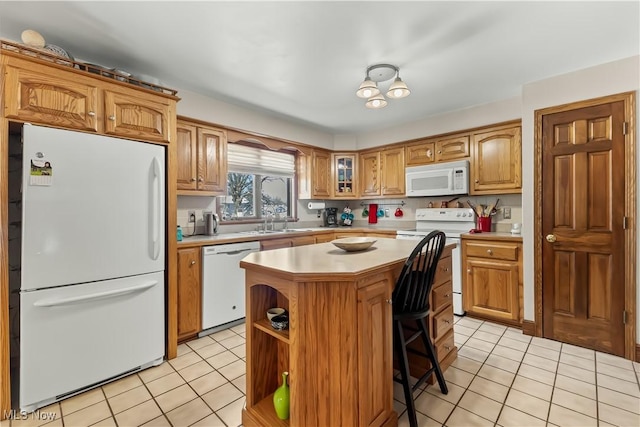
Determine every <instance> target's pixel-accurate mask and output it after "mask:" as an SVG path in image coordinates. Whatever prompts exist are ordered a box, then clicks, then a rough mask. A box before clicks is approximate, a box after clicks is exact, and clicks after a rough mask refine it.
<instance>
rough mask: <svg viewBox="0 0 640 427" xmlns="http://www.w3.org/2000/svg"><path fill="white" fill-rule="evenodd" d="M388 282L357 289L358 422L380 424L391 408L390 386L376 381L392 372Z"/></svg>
mask: <svg viewBox="0 0 640 427" xmlns="http://www.w3.org/2000/svg"><path fill="white" fill-rule="evenodd" d="M390 298H391V286H390V284H389V280H388V278H387V280H380V281H379V282H375V283H372V284H371V285H368V286H367V287H365V288H362V289H359V290H358V334H357V335H358V362H357V366H358V386H359V388H360V393H359V396H360V404H359V405H358V407H359V409H360V412H359V414H358V416H359V425H360V426H380V425H383V424H384V422H385V421H387V419H388V418H389V416H390V414H391V411H392V410H393V396H392V393H393V389H392V388H391V387H384V386H383V384H381V383H379V382H378V381H379V380H380V379H381V378H391V377H392V375H393V343H392V339H393V338H392V337H393V331H392V330H391V328H392V321H391V305H390V304H389V302H388V301H390Z"/></svg>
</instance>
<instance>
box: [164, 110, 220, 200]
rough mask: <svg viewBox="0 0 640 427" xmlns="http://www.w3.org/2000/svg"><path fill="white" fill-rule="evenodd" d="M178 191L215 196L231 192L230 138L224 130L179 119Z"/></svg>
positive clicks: (185, 193)
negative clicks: (229, 171) (229, 189)
mask: <svg viewBox="0 0 640 427" xmlns="http://www.w3.org/2000/svg"><path fill="white" fill-rule="evenodd" d="M176 131H177V138H176V140H177V160H178V161H177V164H178V173H177V181H178V183H177V184H178V192H179V194H184V195H195V196H198V195H202V196H213V195H218V194H225V192H226V190H227V138H226V134H225V132H224V131H223V130H221V129H216V128H212V127H208V126H200V125H199V124H197V123H192V122H189V121H186V120H178V124H177V126H176Z"/></svg>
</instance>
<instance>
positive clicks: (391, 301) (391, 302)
mask: <svg viewBox="0 0 640 427" xmlns="http://www.w3.org/2000/svg"><path fill="white" fill-rule="evenodd" d="M385 301H387V304H389V305H391V304H393V300H390V299H388V300H385Z"/></svg>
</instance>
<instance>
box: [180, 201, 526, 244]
mask: <svg viewBox="0 0 640 427" xmlns="http://www.w3.org/2000/svg"><path fill="white" fill-rule="evenodd" d="M449 199H451V197H402V198H397V199H367V200H324V202H325V204H326V206H327V207H335V208H338V212H339V213H340V212H342V210H343V209H344V208H345V206H349V207H350V208H351V209H352V213H353V214H354V216H355V221H354V224H353V225H354V226H356V227H366V226H368V225H369V224H368V219H367V218H366V217H363V216H362V212H363V210H364V208H365V206H368V205H369V204H370V203H377V204H382V205H383V206H380V207H381V208H384V209H389V217H382V218H378V223H377V224H376V226H377V227H381V228H400V229H411V228H414V227H415V221H416V209H420V208H426V207H428V205H429V202H432V203H433V206H434V207H440V204H441V203H442V201H443V200H449ZM496 199H500V202H499V203H498V209H497V210H498V213H497V214H496V215H495V216H494V217H493V218H492V220H493V221H492V222H493V230H494V231H501V232H508V231H509V230H510V229H511V225H512V224H513V223H516V222H519V223H522V220H523V217H522V197H521V196H520V194H501V195H498V196H462V197H460V199H459V200H460V201H461V202H462V203H463V204H464V207H468V206H467V203H466V202H467V200H470V201H471V202H472V203H474V204H482V205H488V204H490V203H494V202H495V201H496ZM216 200H217V199H216V198H215V197H201V196H178V215H177V218H178V225H180V227H181V228H182V232H183V234H184V235H190V234H192V233H194V229H193V224H189V223H188V220H189V215H188V211H190V210H193V211H195V213H196V230H195V231H196V233H195V234H201V233H204V222H203V212H204V211H213V212H215V211H216ZM316 201H319V200H316ZM308 202H309V200H298V206H297V208H298V209H297V216H298V221H297V223H295V225H294V224H292V225H291V226H292V227H317V226H320V225H322V218H321V217H320V218H318V211H317V210H316V209H309V208H308V207H307V204H308ZM402 202H404V203H405V205H404V206H401V204H402ZM398 207H400V208H401V209H402V212H403V216H402V217H399V218H398V217H396V216H394V212H395V210H396V208H398ZM504 207H510V208H511V219H505V218H504V216H503V208H504ZM255 227H256V224H242V225H240V224H238V225H233V224H226V225H221V226H219V227H218V233H230V232H236V231H244V230H253V229H255Z"/></svg>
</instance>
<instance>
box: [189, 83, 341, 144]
mask: <svg viewBox="0 0 640 427" xmlns="http://www.w3.org/2000/svg"><path fill="white" fill-rule="evenodd" d="M178 95H179V96H180V98H181V100H180V102H178V114H179V115H181V116H186V117H190V118H193V119H200V120H204V121H207V122H212V123H218V124H221V125H224V126H228V127H232V128H236V129H242V130H246V131H251V132H255V133H259V134H263V135H269V136H273V137H277V138H278V137H279V138H283V139H287V140H290V141H294V142H299V143H303V144H309V145H313V146H316V147H323V148H328V149H333V135H332V134H329V133H325V132H321V131H318V130H315V129H312V128H310V127H306V126H302V125H298V124H295V123H291V122H287V121H285V120H281V119H278V118H276V117H272V116H269V115H267V114H263V113H258V112H255V111H252V110H249V109H246V108H242V107H239V106H237V105H233V104H229V103H225V102H222V101H218V100H216V99H213V98H208V97H206V96H204V95H200V94H197V93H195V92H190V91H188V90H183V89H180V91H179V92H178Z"/></svg>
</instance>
